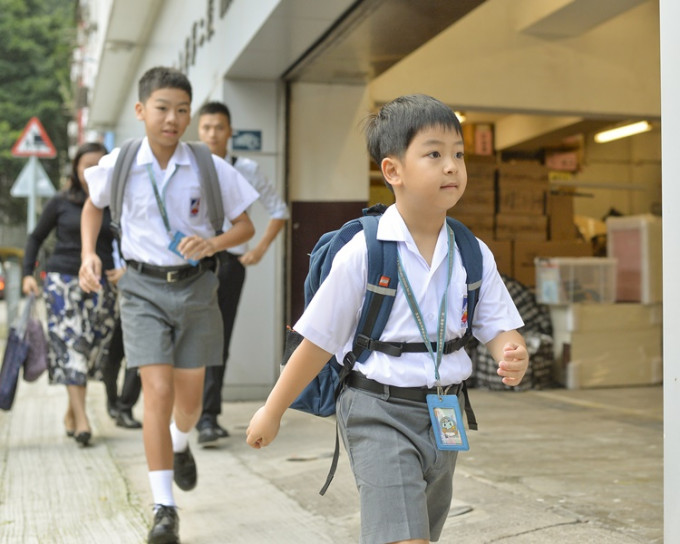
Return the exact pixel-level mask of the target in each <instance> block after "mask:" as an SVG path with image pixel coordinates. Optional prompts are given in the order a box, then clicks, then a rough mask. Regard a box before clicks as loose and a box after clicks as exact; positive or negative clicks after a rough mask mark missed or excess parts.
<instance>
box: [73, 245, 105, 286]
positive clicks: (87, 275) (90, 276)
mask: <svg viewBox="0 0 680 544" xmlns="http://www.w3.org/2000/svg"><path fill="white" fill-rule="evenodd" d="M101 277H102V261H101V259H100V258H99V257H98V256H97V254H96V253H89V254H87V255H85V256H84V257H83V259H82V262H81V263H80V271H79V272H78V283H79V284H80V288H81V289H82V290H83V291H85V292H86V293H92V292H93V291H99V290H100V289H101V283H100V282H99V278H101Z"/></svg>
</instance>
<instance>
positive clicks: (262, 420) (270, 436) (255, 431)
mask: <svg viewBox="0 0 680 544" xmlns="http://www.w3.org/2000/svg"><path fill="white" fill-rule="evenodd" d="M280 426H281V420H280V419H278V418H275V417H271V415H270V414H268V413H267V407H266V406H262V407H261V408H260V409H259V410H258V411H257V412H255V415H253V417H252V418H251V420H250V424H249V425H248V429H246V442H247V443H248V445H249V446H251V447H253V448H256V449H260V448H263V447H265V446H268V445H269V444H271V443H272V442H273V441H274V439H275V438H276V435H277V434H279V427H280Z"/></svg>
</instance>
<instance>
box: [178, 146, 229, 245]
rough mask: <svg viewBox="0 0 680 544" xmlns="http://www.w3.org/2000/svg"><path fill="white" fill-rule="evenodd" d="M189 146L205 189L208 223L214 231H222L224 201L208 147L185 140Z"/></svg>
mask: <svg viewBox="0 0 680 544" xmlns="http://www.w3.org/2000/svg"><path fill="white" fill-rule="evenodd" d="M187 144H188V145H189V148H191V151H192V152H193V154H194V157H196V164H197V165H198V171H199V173H200V176H201V186H202V187H203V189H204V190H205V195H206V197H207V199H208V202H207V205H208V217H209V218H210V224H211V225H212V227H213V230H214V231H215V232H216V233H221V232H222V225H224V203H223V202H222V191H221V190H220V182H219V180H218V179H217V170H216V169H215V163H214V162H213V158H212V153H211V152H210V148H209V147H208V146H207V145H205V144H204V143H202V142H187Z"/></svg>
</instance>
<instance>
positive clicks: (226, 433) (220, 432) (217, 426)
mask: <svg viewBox="0 0 680 544" xmlns="http://www.w3.org/2000/svg"><path fill="white" fill-rule="evenodd" d="M215 432H216V433H217V436H218V437H219V438H227V437H228V436H229V431H227V429H225V428H224V427H220V424H219V423H215Z"/></svg>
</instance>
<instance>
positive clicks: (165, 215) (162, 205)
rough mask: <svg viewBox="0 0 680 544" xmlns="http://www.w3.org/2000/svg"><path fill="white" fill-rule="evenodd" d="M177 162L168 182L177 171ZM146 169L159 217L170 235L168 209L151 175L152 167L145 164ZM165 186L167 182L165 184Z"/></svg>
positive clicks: (154, 178)
mask: <svg viewBox="0 0 680 544" xmlns="http://www.w3.org/2000/svg"><path fill="white" fill-rule="evenodd" d="M178 166H179V165H178V164H175V169H174V170H173V171H172V174H170V177H169V178H168V183H169V182H170V180H171V179H172V176H174V175H175V172H177V168H178ZM146 171H147V173H148V174H149V180H150V181H151V185H152V186H153V193H154V195H156V204H157V206H158V211H159V212H161V217H162V218H163V223H164V224H165V228H166V230H167V231H168V234H170V235H172V229H171V228H170V221H169V219H168V211H167V210H166V208H165V203H164V202H163V199H162V198H161V194H160V193H159V191H158V185H156V176H154V175H153V168H151V165H150V164H147V165H146ZM165 186H166V187H167V183H166V184H165Z"/></svg>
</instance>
